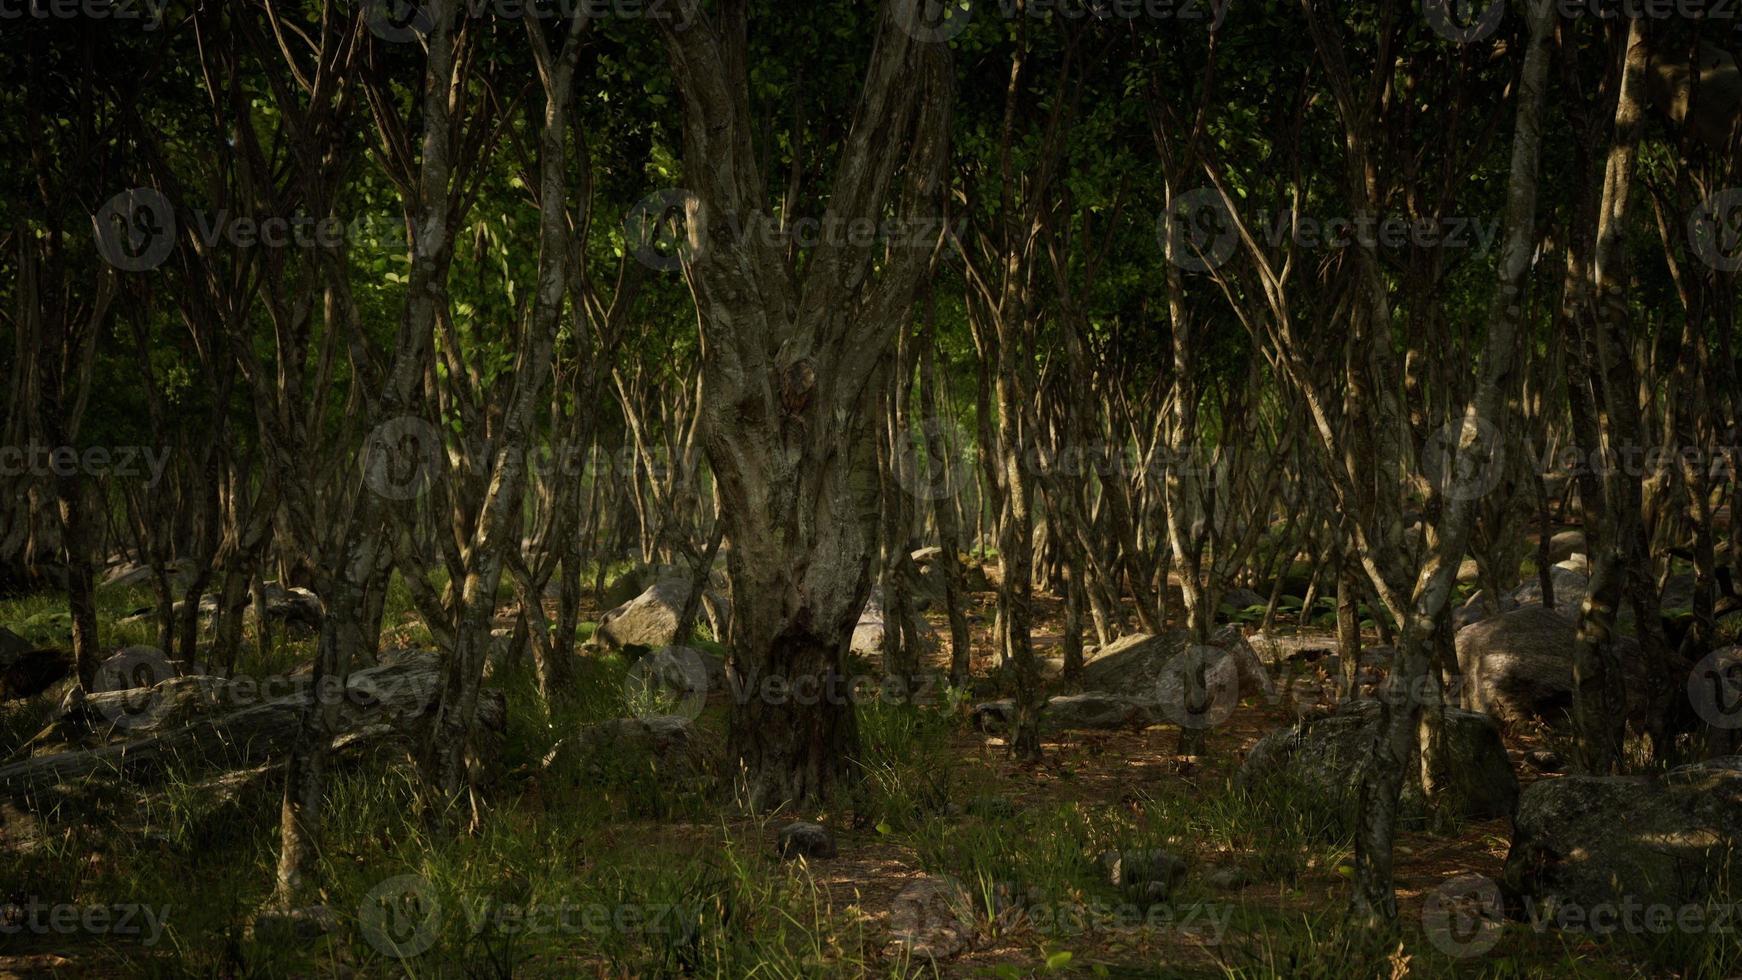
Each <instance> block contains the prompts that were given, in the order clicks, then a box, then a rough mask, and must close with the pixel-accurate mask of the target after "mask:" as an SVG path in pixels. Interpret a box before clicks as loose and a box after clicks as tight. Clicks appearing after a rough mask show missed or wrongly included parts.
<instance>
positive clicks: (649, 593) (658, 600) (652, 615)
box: [592, 577, 725, 649]
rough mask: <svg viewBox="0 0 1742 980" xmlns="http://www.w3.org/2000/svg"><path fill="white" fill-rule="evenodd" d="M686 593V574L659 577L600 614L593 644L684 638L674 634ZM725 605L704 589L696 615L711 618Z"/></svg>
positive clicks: (659, 643)
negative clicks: (659, 578)
mask: <svg viewBox="0 0 1742 980" xmlns="http://www.w3.org/2000/svg"><path fill="white" fill-rule="evenodd" d="M689 595H690V583H689V580H688V579H687V578H677V577H671V578H664V579H661V580H659V581H657V582H655V583H653V585H651V586H649V587H648V588H647V589H646V591H644V592H642V593H641V594H640V595H638V596H636V597H635V598H633V599H631V600H629V601H628V602H625V603H623V604H622V605H620V606H618V607H617V608H615V609H613V610H611V611H610V612H608V613H606V614H605V615H604V616H602V617H600V619H599V628H598V629H597V630H595V631H594V632H593V639H592V642H593V644H594V645H596V646H606V647H610V648H613V649H623V648H624V647H649V648H658V647H665V646H670V645H672V644H673V643H679V642H684V641H685V640H687V639H688V638H687V637H684V638H682V639H680V638H679V637H678V636H677V619H678V616H680V615H681V614H682V613H683V606H684V603H685V602H686V601H687V600H688V599H689ZM724 607H725V600H724V599H722V598H721V597H720V596H718V595H716V594H714V593H713V592H709V591H706V590H704V591H703V592H702V608H701V609H699V610H697V612H698V616H697V619H698V620H700V619H701V615H702V614H705V615H707V616H708V617H709V618H711V619H712V618H716V617H718V616H721V615H722V614H723V613H722V610H723V609H724Z"/></svg>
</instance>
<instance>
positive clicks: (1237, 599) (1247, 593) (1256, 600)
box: [1221, 589, 1270, 613]
mask: <svg viewBox="0 0 1742 980" xmlns="http://www.w3.org/2000/svg"><path fill="white" fill-rule="evenodd" d="M1221 604H1222V607H1223V608H1226V609H1232V610H1233V611H1234V612H1236V613H1241V612H1245V611H1246V610H1247V609H1250V608H1251V607H1253V606H1268V605H1270V598H1269V597H1268V596H1261V595H1259V594H1258V593H1256V592H1254V591H1252V590H1251V589H1229V590H1228V591H1227V593H1226V594H1224V595H1223V596H1222V603H1221Z"/></svg>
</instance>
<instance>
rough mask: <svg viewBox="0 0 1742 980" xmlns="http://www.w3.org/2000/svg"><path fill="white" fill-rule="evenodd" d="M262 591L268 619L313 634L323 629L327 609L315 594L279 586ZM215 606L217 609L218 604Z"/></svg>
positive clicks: (305, 590) (306, 590) (300, 589)
mask: <svg viewBox="0 0 1742 980" xmlns="http://www.w3.org/2000/svg"><path fill="white" fill-rule="evenodd" d="M262 591H263V592H264V593H265V598H266V618H267V619H271V620H276V621H278V622H281V623H284V624H285V625H287V626H292V627H296V628H299V629H303V630H308V631H311V632H312V631H316V630H319V629H320V628H321V620H322V619H323V618H325V616H326V607H325V606H324V605H322V604H321V600H320V597H319V596H317V595H315V594H314V593H313V592H311V591H309V590H308V589H302V588H295V589H281V588H278V587H277V586H267V587H266V588H265V589H263V590H262ZM213 605H214V607H215V606H216V602H214V603H213Z"/></svg>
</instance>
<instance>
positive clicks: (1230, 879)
mask: <svg viewBox="0 0 1742 980" xmlns="http://www.w3.org/2000/svg"><path fill="white" fill-rule="evenodd" d="M1252 882H1253V877H1252V873H1251V872H1249V871H1247V870H1246V869H1245V868H1213V869H1211V870H1210V871H1209V873H1208V874H1206V875H1204V883H1205V884H1207V885H1209V886H1210V887H1211V888H1214V889H1216V890H1217V891H1225V892H1231V891H1239V890H1240V889H1242V888H1245V887H1246V886H1247V885H1250V884H1252Z"/></svg>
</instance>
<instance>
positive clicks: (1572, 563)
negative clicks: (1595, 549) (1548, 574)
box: [1554, 551, 1591, 601]
mask: <svg viewBox="0 0 1742 980" xmlns="http://www.w3.org/2000/svg"><path fill="white" fill-rule="evenodd" d="M1554 567H1555V568H1558V569H1560V570H1561V571H1563V572H1572V573H1573V574H1575V575H1583V576H1585V577H1586V578H1587V579H1589V578H1590V576H1591V559H1590V558H1589V557H1587V556H1586V555H1585V553H1584V552H1582V551H1575V552H1573V553H1572V554H1571V555H1568V556H1567V557H1566V558H1564V559H1562V560H1560V561H1557V562H1555V563H1554ZM1555 599H1556V600H1557V601H1558V600H1559V599H1560V590H1559V589H1556V590H1555Z"/></svg>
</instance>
